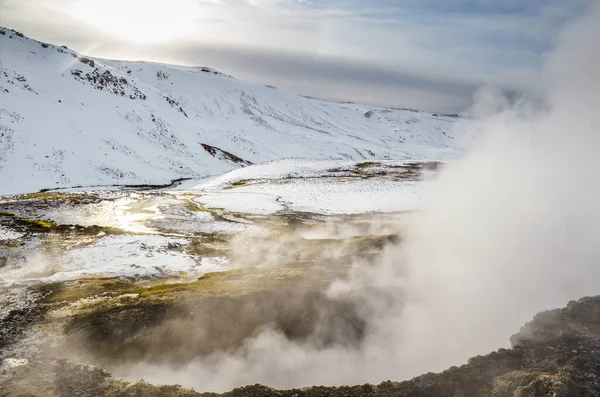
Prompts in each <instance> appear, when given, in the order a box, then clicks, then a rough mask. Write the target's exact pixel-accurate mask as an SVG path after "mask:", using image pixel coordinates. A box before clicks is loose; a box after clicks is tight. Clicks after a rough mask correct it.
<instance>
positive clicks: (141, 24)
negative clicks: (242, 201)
mask: <svg viewBox="0 0 600 397" xmlns="http://www.w3.org/2000/svg"><path fill="white" fill-rule="evenodd" d="M594 1H595V0H568V1H566V0H527V1H523V0H368V1H367V0H169V1H159V0H0V26H4V27H8V28H12V29H15V30H18V31H21V32H22V33H24V34H26V35H27V36H30V37H32V38H35V39H38V40H41V41H48V42H51V43H54V44H61V45H63V44H64V45H67V46H68V47H69V48H72V49H74V50H76V51H78V52H81V53H84V54H86V55H90V56H96V57H105V58H115V59H126V60H146V61H154V62H164V63H175V64H181V65H190V66H209V67H213V68H216V69H219V70H221V71H223V72H225V73H228V74H231V75H233V76H235V77H237V78H240V79H244V80H249V81H254V82H257V83H263V84H269V85H273V86H277V87H278V88H281V89H284V90H286V91H290V92H294V93H298V94H301V95H307V96H313V97H318V98H323V99H329V100H339V101H355V102H360V103H367V104H374V105H381V106H389V107H410V108H419V109H424V110H431V111H440V112H459V111H462V110H464V109H465V108H466V107H468V106H469V105H470V103H471V101H472V98H473V93H474V92H475V91H476V90H477V89H478V88H479V87H481V86H484V85H494V86H498V87H500V88H501V89H503V90H505V91H506V92H509V93H515V94H520V93H525V94H528V93H532V92H535V90H536V87H537V86H538V81H539V76H540V70H541V68H542V65H543V64H544V62H545V59H546V57H547V56H548V54H549V52H550V50H551V49H552V48H553V45H554V42H555V40H556V38H557V35H558V34H559V32H560V31H561V30H562V29H564V28H565V26H567V25H568V24H569V23H570V22H571V21H572V20H573V19H574V18H576V17H578V16H580V15H581V14H582V13H585V10H586V7H587V6H588V5H589V4H591V3H592V2H594Z"/></svg>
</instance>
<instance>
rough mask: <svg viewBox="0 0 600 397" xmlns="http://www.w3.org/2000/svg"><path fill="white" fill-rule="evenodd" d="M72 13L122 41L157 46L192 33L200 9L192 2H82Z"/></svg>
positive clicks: (69, 11) (162, 0)
mask: <svg viewBox="0 0 600 397" xmlns="http://www.w3.org/2000/svg"><path fill="white" fill-rule="evenodd" d="M68 13H69V14H70V15H72V16H73V17H75V18H78V19H80V20H82V21H84V22H86V23H88V24H90V25H92V26H94V27H96V28H100V29H102V30H104V31H106V32H108V33H110V34H112V35H114V36H116V37H118V38H120V39H122V40H127V41H133V42H137V43H154V42H161V41H169V40H173V39H175V38H177V37H180V36H183V35H185V34H186V33H189V32H190V31H191V30H192V29H193V25H194V20H195V19H196V18H197V17H198V9H197V7H196V6H195V4H194V2H193V1H192V0H79V1H77V2H76V3H75V4H74V5H73V6H71V7H70V8H69V10H68Z"/></svg>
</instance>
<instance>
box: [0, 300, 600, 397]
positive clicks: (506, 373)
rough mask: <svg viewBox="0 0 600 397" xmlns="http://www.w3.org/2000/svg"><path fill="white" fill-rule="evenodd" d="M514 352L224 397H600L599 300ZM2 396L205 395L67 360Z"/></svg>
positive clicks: (550, 315) (557, 318)
mask: <svg viewBox="0 0 600 397" xmlns="http://www.w3.org/2000/svg"><path fill="white" fill-rule="evenodd" d="M511 342H512V344H513V347H512V348H511V349H501V350H498V351H497V352H494V353H491V354H488V355H486V356H478V357H474V358H472V359H471V360H469V362H468V364H466V365H463V366H461V367H453V368H450V369H449V370H447V371H445V372H443V373H440V374H426V375H423V376H420V377H418V378H415V379H413V380H410V381H406V382H389V381H388V382H384V383H381V384H379V385H361V386H353V387H309V388H304V389H294V390H285V391H278V390H274V389H270V388H268V387H265V386H260V385H254V386H247V387H243V388H239V389H235V390H233V391H231V392H228V393H224V394H222V396H225V397H250V396H261V397H270V396H273V397H324V396H340V397H341V396H406V397H438V396H440V397H441V396H456V397H458V396H460V397H481V396H494V397H509V396H512V397H526V396H527V397H531V396H556V397H571V396H572V397H576V396H597V395H600V379H599V377H600V296H599V297H594V298H584V299H581V300H580V301H578V302H571V303H569V304H568V306H567V307H566V308H564V309H557V310H552V311H547V312H543V313H540V314H538V315H536V316H535V318H534V319H533V320H532V321H531V322H530V323H528V324H526V325H525V326H524V327H523V328H522V329H521V330H520V331H519V332H518V333H517V334H516V335H514V336H513V337H512V338H511ZM0 395H2V396H7V397H8V396H19V395H27V396H49V397H50V396H52V397H67V396H98V397H101V396H107V397H108V396H129V397H142V396H144V397H146V396H179V397H181V396H185V397H192V396H203V397H214V396H218V394H214V393H196V392H194V391H192V390H189V389H184V388H181V387H179V386H152V385H150V384H148V383H145V382H137V383H130V382H126V381H123V380H120V379H116V378H113V377H112V376H111V375H110V374H108V373H107V372H105V371H104V370H102V369H99V368H94V367H89V366H84V365H80V364H74V363H69V362H67V361H62V360H59V361H54V362H46V363H42V362H37V363H33V364H31V365H29V366H27V367H21V368H19V369H18V373H15V375H14V376H13V377H12V379H11V381H9V382H7V383H6V384H4V385H3V386H0Z"/></svg>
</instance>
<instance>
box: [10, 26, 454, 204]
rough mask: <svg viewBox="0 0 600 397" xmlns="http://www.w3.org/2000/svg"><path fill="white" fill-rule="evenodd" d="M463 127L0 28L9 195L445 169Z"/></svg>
mask: <svg viewBox="0 0 600 397" xmlns="http://www.w3.org/2000/svg"><path fill="white" fill-rule="evenodd" d="M455 121H456V119H455V118H452V117H445V116H439V115H433V114H430V113H420V112H412V111H405V110H392V109H381V108H374V107H369V106H361V105H355V104H340V103H331V102H325V101H320V100H316V99H309V98H305V97H301V96H297V95H292V94H288V93H285V92H282V91H280V90H278V89H275V88H272V87H267V86H263V85H259V84H252V83H247V82H243V81H240V80H237V79H235V78H233V77H231V76H227V75H224V74H221V73H219V72H217V71H214V70H212V69H210V68H202V67H201V68H188V67H179V66H170V65H162V64H154V63H146V62H123V61H109V60H103V59H91V58H86V57H85V56H83V55H80V54H77V53H75V52H74V51H72V50H69V49H67V48H65V47H59V46H54V45H50V44H46V43H40V42H38V41H35V40H32V39H28V38H27V37H24V36H23V35H21V34H20V33H17V32H15V31H11V30H9V29H4V28H0V180H1V181H2V183H1V184H0V194H9V193H21V192H32V191H37V190H39V189H44V188H58V187H70V186H93V185H116V184H142V183H168V182H169V181H171V180H173V179H177V178H202V177H206V176H209V175H216V174H220V173H223V172H226V171H229V170H232V169H235V168H238V167H242V166H246V165H249V164H251V163H258V162H263V161H269V160H275V159H280V158H286V157H300V158H319V159H350V160H352V159H353V160H365V159H368V160H371V159H379V160H383V159H393V160H403V159H417V160H421V159H439V158H446V157H448V156H452V155H453V154H455V153H456V151H455V149H454V137H455V136H456V135H457V134H458V133H459V131H457V128H455V127H456V122H455Z"/></svg>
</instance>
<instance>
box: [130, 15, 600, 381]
mask: <svg viewBox="0 0 600 397" xmlns="http://www.w3.org/2000/svg"><path fill="white" fill-rule="evenodd" d="M599 37H600V9H599V8H598V7H593V8H591V9H590V10H589V11H588V13H587V15H586V16H585V17H584V18H583V19H581V20H580V21H577V23H575V24H573V25H572V26H570V27H569V28H568V29H567V31H566V32H565V33H564V34H563V35H562V36H561V37H560V40H559V42H558V43H557V47H556V50H555V52H554V54H553V55H552V56H551V57H550V59H549V62H548V65H547V68H546V70H545V81H546V86H545V90H544V94H543V97H544V99H543V101H541V102H536V103H535V104H533V103H528V102H526V101H521V102H520V103H518V104H516V105H509V103H508V101H506V100H505V99H504V98H502V97H501V96H497V95H496V94H494V93H493V92H492V91H490V90H487V91H486V92H485V93H484V94H482V95H481V98H480V100H479V101H478V103H477V105H476V106H475V108H474V111H476V112H478V114H479V115H480V116H484V117H483V118H482V119H481V121H480V122H479V123H478V124H477V131H475V134H474V135H476V139H475V142H474V143H473V144H472V148H471V149H470V151H468V153H467V154H466V155H465V157H464V158H463V159H462V160H461V161H460V162H458V163H456V164H453V165H452V166H449V167H447V168H446V169H445V170H444V172H443V173H442V174H441V175H440V177H439V180H438V181H436V183H435V184H434V186H433V187H432V189H431V191H430V195H429V200H428V201H427V205H426V206H425V207H426V210H424V211H423V212H421V213H419V214H417V215H416V216H414V218H411V224H410V226H409V230H408V231H405V232H404V233H403V234H404V235H405V236H406V239H404V240H403V241H402V242H401V243H400V244H399V245H397V246H391V247H388V248H387V249H386V250H385V252H384V254H383V256H382V259H381V260H380V261H379V262H378V264H377V265H376V266H375V267H373V266H360V264H358V263H357V265H356V266H355V268H354V269H353V270H352V272H351V275H350V277H349V279H348V280H347V281H343V282H342V281H340V282H336V283H334V284H333V285H332V286H331V287H330V290H329V292H328V295H329V297H330V299H332V300H337V299H339V300H346V301H348V300H349V301H351V302H354V303H356V305H357V307H358V314H359V315H360V316H361V318H362V319H363V320H364V321H365V323H366V335H365V336H364V340H362V342H361V344H360V345H359V346H358V347H357V346H352V347H344V346H343V345H339V344H338V345H335V346H333V347H332V346H329V347H323V346H319V345H318V344H315V343H311V341H310V340H309V341H303V342H300V341H290V340H289V339H287V338H286V337H285V336H284V335H283V334H281V333H279V332H277V331H273V330H265V331H264V332H262V333H260V335H259V336H257V337H255V338H252V339H250V340H248V341H247V343H245V345H244V346H243V348H242V349H241V350H240V351H238V352H235V353H231V354H215V355H212V356H210V357H209V358H205V359H202V360H201V359H198V360H196V361H193V362H190V363H189V364H188V365H187V366H186V367H185V368H178V369H170V368H168V367H165V366H160V367H158V366H157V367H152V366H149V365H142V364H140V365H137V366H134V367H129V368H127V369H123V370H122V371H120V372H122V373H119V375H128V376H135V377H143V378H144V379H146V380H148V381H151V382H155V383H180V384H183V385H187V386H192V387H196V388H197V389H198V390H202V391H213V390H214V391H224V390H228V389H231V388H234V387H237V386H241V385H246V384H254V383H262V384H266V385H269V386H273V387H277V388H289V387H300V386H306V385H314V384H325V385H336V384H361V383H364V382H376V383H377V382H380V381H383V380H387V379H391V380H401V379H407V378H410V377H412V376H415V375H419V374H421V373H423V372H427V371H438V370H443V369H445V368H447V367H448V366H451V365H460V364H462V363H464V362H466V359H467V358H469V357H471V356H473V355H476V354H481V353H487V352H489V351H491V350H494V349H497V348H500V347H507V345H508V341H509V337H510V335H511V334H512V333H515V332H516V331H518V329H519V327H520V326H521V325H523V324H524V323H525V322H526V321H528V320H529V319H530V318H531V317H532V316H533V315H534V314H535V313H537V312H539V311H541V310H545V309H550V308H555V307H560V306H564V305H565V304H566V303H567V302H568V301H569V300H572V299H578V298H580V297H583V296H585V295H595V294H598V293H600V178H599V175H598V172H600V134H599V132H600V131H599V129H598V125H599V123H600V77H599V72H600V51H599V49H600V40H598V38H599Z"/></svg>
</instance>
